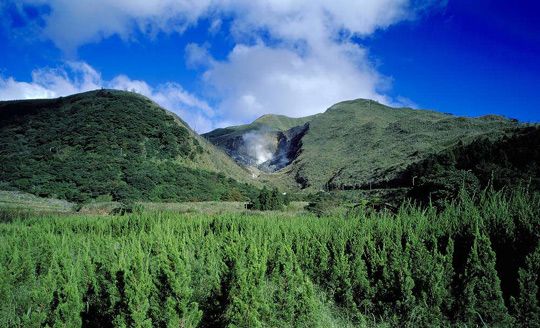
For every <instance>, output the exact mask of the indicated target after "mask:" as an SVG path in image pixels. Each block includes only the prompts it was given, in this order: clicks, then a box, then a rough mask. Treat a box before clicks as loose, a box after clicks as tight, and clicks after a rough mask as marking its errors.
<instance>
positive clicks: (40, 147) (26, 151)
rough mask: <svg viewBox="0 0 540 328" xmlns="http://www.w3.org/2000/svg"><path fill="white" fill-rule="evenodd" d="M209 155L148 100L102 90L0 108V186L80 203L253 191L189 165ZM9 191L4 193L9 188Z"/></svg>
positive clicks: (190, 197) (185, 198) (211, 196)
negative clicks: (104, 199) (1, 184)
mask: <svg viewBox="0 0 540 328" xmlns="http://www.w3.org/2000/svg"><path fill="white" fill-rule="evenodd" d="M203 151H204V149H203V147H202V145H201V144H200V142H199V141H198V140H197V139H196V138H195V137H194V136H193V135H192V133H191V132H190V131H189V129H188V128H187V126H185V125H184V123H183V122H181V121H180V120H179V119H178V118H175V117H174V116H173V115H172V114H170V113H167V112H166V111H165V110H163V109H161V108H159V107H158V106H157V105H156V104H154V103H152V102H151V101H150V100H149V99H147V98H144V97H141V96H138V95H136V94H132V93H126V92H119V91H109V90H101V91H94V92H89V93H85V94H79V95H75V96H71V97H67V98H59V99H54V100H41V101H40V100H37V101H16V102H4V103H0V163H2V169H1V170H0V182H3V184H4V186H3V188H5V187H10V188H17V189H19V190H21V191H26V192H30V193H32V194H35V195H39V196H42V197H55V198H61V199H67V200H70V201H76V202H83V201H86V200H89V199H92V198H97V197H99V196H104V195H108V196H111V197H112V198H113V199H114V200H125V199H131V200H138V199H144V200H154V201H158V200H166V201H170V200H174V201H194V200H219V199H221V198H226V193H228V192H229V191H230V190H237V191H239V192H240V193H242V194H243V195H244V196H247V195H248V194H249V192H251V189H252V188H250V187H248V186H246V185H243V184H239V183H236V182H235V181H233V180H231V179H228V178H226V177H225V176H224V175H222V174H217V173H213V172H209V171H205V170H200V169H198V168H197V169H196V168H189V167H188V165H186V163H187V162H189V161H196V160H197V159H198V157H199V156H201V155H202V153H203ZM6 185H7V186H6Z"/></svg>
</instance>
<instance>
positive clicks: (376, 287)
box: [0, 191, 540, 327]
mask: <svg viewBox="0 0 540 328" xmlns="http://www.w3.org/2000/svg"><path fill="white" fill-rule="evenodd" d="M149 205H151V204H147V207H146V208H145V209H142V208H139V209H138V210H137V211H136V212H134V213H130V214H127V215H123V216H114V215H92V214H88V215H85V214H63V215H59V214H46V213H41V214H38V213H34V214H32V213H30V212H15V211H9V210H6V211H3V212H2V222H3V223H0V299H1V300H2V302H1V303H0V326H2V327H43V326H50V327H79V326H84V327H113V326H114V327H150V326H159V327H224V326H227V327H390V326H405V327H434V326H437V327H439V326H462V327H475V326H489V327H491V326H504V327H506V326H523V327H537V326H538V325H539V324H540V321H539V320H540V306H539V302H538V301H539V289H538V287H539V273H538V272H539V271H540V267H539V266H540V246H539V245H538V240H539V237H540V236H539V234H540V197H539V195H538V194H530V193H528V192H526V191H516V192H513V193H503V192H485V193H482V194H480V195H477V196H467V195H462V196H461V199H460V200H459V201H458V202H455V203H454V204H451V205H449V206H447V207H446V208H445V209H444V210H436V209H434V208H427V209H420V208H416V207H414V206H409V205H404V206H402V207H401V209H400V210H399V211H398V212H397V213H395V214H393V213H390V212H384V211H383V212H379V213H375V212H369V214H368V212H366V211H363V210H362V209H361V208H357V209H356V210H355V211H352V212H351V211H349V213H348V214H347V215H339V216H328V217H320V218H318V217H315V216H312V215H310V214H309V213H305V212H302V211H299V212H297V214H294V215H291V212H283V213H282V212H275V211H274V212H264V213H263V212H247V211H242V210H238V211H231V212H227V211H223V212H219V211H218V212H214V213H209V212H206V210H207V209H204V208H202V209H201V208H199V209H201V210H200V211H196V210H192V211H181V210H178V208H168V209H164V208H159V206H149ZM205 206H209V205H208V204H207V205H205ZM228 206H232V207H234V205H231V204H229V205H228ZM293 213H294V211H293Z"/></svg>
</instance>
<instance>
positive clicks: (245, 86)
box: [203, 44, 388, 121]
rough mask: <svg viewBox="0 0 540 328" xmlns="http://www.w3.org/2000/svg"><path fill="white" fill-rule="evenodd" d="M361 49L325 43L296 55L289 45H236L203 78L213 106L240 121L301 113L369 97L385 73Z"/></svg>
mask: <svg viewBox="0 0 540 328" xmlns="http://www.w3.org/2000/svg"><path fill="white" fill-rule="evenodd" d="M365 57H366V53H365V50H363V49H361V48H359V47H357V46H353V45H345V46H344V45H339V46H338V45H333V44H329V45H328V47H327V48H326V53H325V54H324V55H318V54H316V53H312V54H309V55H305V56H300V55H298V54H297V53H296V52H294V51H292V50H289V49H274V48H270V47H268V46H265V45H255V46H244V45H239V46H236V47H235V48H234V50H233V51H232V52H231V53H230V55H229V57H228V58H227V60H225V61H223V62H217V61H214V60H213V61H211V62H210V66H209V68H208V69H207V70H206V72H205V73H204V76H203V79H204V81H206V83H207V84H208V85H210V86H212V87H213V88H215V90H216V92H217V93H218V97H219V99H221V101H220V105H219V112H220V115H222V116H223V117H225V118H230V117H235V118H236V119H237V120H240V121H246V120H251V119H253V118H256V117H258V116H261V115H262V114H266V113H276V114H284V115H289V116H305V115H310V114H314V113H318V112H321V111H322V110H324V109H326V108H328V107H329V106H331V105H333V104H335V103H336V102H339V101H342V100H345V99H352V98H359V97H364V98H371V99H375V100H378V101H381V102H388V101H387V99H386V97H384V96H382V95H380V94H379V93H378V90H379V89H383V88H384V87H385V85H384V83H385V79H384V78H383V77H381V76H380V75H379V74H378V73H377V72H376V71H375V70H373V69H371V68H370V66H369V65H364V64H363V62H364V61H366V60H367V59H366V58H365Z"/></svg>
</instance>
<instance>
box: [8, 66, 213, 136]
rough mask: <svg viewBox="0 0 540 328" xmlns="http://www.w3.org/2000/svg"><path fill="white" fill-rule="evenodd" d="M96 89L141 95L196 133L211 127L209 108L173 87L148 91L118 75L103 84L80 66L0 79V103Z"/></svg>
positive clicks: (146, 86)
mask: <svg viewBox="0 0 540 328" xmlns="http://www.w3.org/2000/svg"><path fill="white" fill-rule="evenodd" d="M99 88H111V89H119V90H126V91H132V92H137V93H139V94H142V95H144V96H146V97H148V98H150V99H152V100H153V101H155V102H156V103H158V104H159V105H161V106H162V107H164V108H166V109H168V110H170V111H173V112H175V113H176V114H178V115H179V116H180V117H182V119H184V120H185V121H186V122H187V123H188V124H189V125H190V126H191V127H192V128H194V129H195V130H197V131H198V132H207V131H209V130H211V129H212V128H213V127H214V125H213V123H212V117H213V116H214V110H213V109H212V107H210V105H209V104H208V103H206V102H205V101H203V100H201V99H199V98H198V97H196V96H195V95H193V94H191V93H189V92H187V91H186V90H184V89H183V88H182V86H181V85H179V84H177V83H166V84H161V85H158V86H156V87H152V86H150V85H149V84H148V83H146V82H145V81H141V80H132V79H130V78H129V77H127V76H125V75H118V76H116V77H114V78H113V79H112V80H109V81H107V80H104V79H102V78H101V74H100V73H99V72H97V71H96V70H95V69H94V68H92V67H91V66H90V65H88V64H86V63H84V62H68V63H67V64H66V65H64V66H63V67H59V68H42V69H37V70H34V71H33V72H32V81H30V82H25V81H17V80H15V79H14V78H13V77H7V78H3V77H1V76H0V100H13V99H36V98H56V97H61V96H67V95H71V94H74V93H79V92H84V91H90V90H95V89H99Z"/></svg>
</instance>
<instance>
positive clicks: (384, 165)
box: [205, 99, 519, 191]
mask: <svg viewBox="0 0 540 328" xmlns="http://www.w3.org/2000/svg"><path fill="white" fill-rule="evenodd" d="M305 122H306V123H305V124H306V125H307V126H306V128H305V129H304V133H303V135H302V136H301V138H300V139H301V140H297V141H296V144H297V145H300V146H299V147H298V149H296V150H295V154H296V155H295V156H294V158H291V159H289V163H287V165H285V166H282V167H278V169H277V170H274V171H270V172H269V174H266V175H264V176H263V177H262V178H263V179H266V180H267V181H269V182H273V183H276V184H278V185H280V186H283V187H286V188H291V189H301V190H307V191H316V190H320V189H328V188H329V187H328V186H329V185H332V186H333V187H334V188H337V189H356V188H357V186H359V185H365V184H366V183H370V182H373V183H377V182H380V180H385V179H391V178H393V177H394V176H395V175H396V174H398V172H399V171H400V170H403V169H404V168H405V167H406V166H407V165H410V164H411V163H414V162H416V161H420V160H422V159H423V158H425V157H427V156H429V155H431V154H435V153H437V152H440V151H443V150H445V149H447V148H449V147H452V146H453V145H455V144H456V143H457V142H458V141H462V142H465V143H468V142H471V141H473V140H474V139H476V138H478V137H481V136H486V137H490V136H498V135H501V134H504V133H505V131H507V130H510V129H512V128H514V127H516V126H519V123H518V122H517V121H515V120H512V119H509V118H505V117H502V116H497V115H485V116H482V117H478V118H470V117H460V116H455V115H452V114H447V113H439V112H437V111H433V110H420V109H412V108H407V107H403V108H392V107H389V106H385V105H383V104H380V103H378V102H376V101H373V100H369V99H355V100H348V101H343V102H340V103H337V104H335V105H333V106H331V107H330V108H328V109H327V110H326V111H325V112H324V113H320V114H317V115H314V116H311V117H309V119H306V120H305ZM246 129H249V131H250V132H257V130H255V128H254V126H253V123H252V124H251V125H249V124H248V125H246V126H237V127H234V129H233V130H234V131H233V133H234V138H235V139H234V140H237V141H238V140H239V138H242V135H243V134H242V133H244V131H246ZM284 132H286V131H274V132H273V135H271V136H270V137H272V136H274V138H276V136H277V138H278V140H277V141H276V142H275V144H279V140H280V139H279V137H278V136H279V133H284ZM214 136H215V134H213V133H212V132H210V133H208V134H206V135H205V137H207V138H208V139H209V140H210V141H212V142H213V143H214V144H215V145H216V146H218V147H221V148H224V150H225V151H226V152H227V153H229V154H231V153H232V154H233V158H234V153H235V146H236V145H237V144H238V143H230V140H231V139H230V138H231V136H233V134H226V133H225V134H223V133H222V134H220V135H219V142H216V139H215V138H213V137H214ZM227 147H229V148H227ZM274 153H275V154H278V153H280V150H276V151H274ZM271 160H272V159H269V161H271ZM241 164H244V165H246V163H245V162H244V163H241ZM247 164H248V165H249V164H250V163H249V162H248V163H247Z"/></svg>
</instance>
